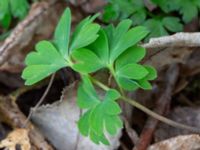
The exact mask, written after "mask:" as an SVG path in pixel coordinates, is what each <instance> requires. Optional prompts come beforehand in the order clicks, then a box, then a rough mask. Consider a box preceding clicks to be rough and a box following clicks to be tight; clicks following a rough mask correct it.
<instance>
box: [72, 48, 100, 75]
mask: <svg viewBox="0 0 200 150" xmlns="http://www.w3.org/2000/svg"><path fill="white" fill-rule="evenodd" d="M71 57H72V59H73V60H74V64H73V65H72V68H73V69H74V70H76V71H77V72H82V73H91V72H95V71H97V70H99V69H100V68H102V66H103V64H102V63H101V60H100V59H99V57H98V56H97V55H96V54H95V53H94V52H92V51H91V50H89V49H86V48H81V49H77V50H74V51H73V52H72V53H71Z"/></svg>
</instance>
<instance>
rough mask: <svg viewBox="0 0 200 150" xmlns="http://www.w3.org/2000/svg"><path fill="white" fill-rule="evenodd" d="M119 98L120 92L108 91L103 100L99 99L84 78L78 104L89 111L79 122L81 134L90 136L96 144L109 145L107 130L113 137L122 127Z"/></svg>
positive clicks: (86, 78) (85, 77)
mask: <svg viewBox="0 0 200 150" xmlns="http://www.w3.org/2000/svg"><path fill="white" fill-rule="evenodd" d="M119 97H120V94H119V92H117V91H116V90H114V89H110V90H108V91H106V94H105V97H104V98H103V99H99V97H98V96H97V94H96V92H95V89H94V87H93V86H92V83H91V82H90V80H89V78H88V77H87V76H84V77H83V83H82V84H81V86H80V87H79V90H78V104H79V106H80V107H81V108H86V109H87V111H86V113H85V114H84V115H83V116H82V117H81V118H80V120H79V122H78V127H79V130H80V131H81V133H82V134H83V135H85V136H90V139H91V140H92V141H93V142H95V143H96V144H99V142H101V143H104V144H108V140H107V139H106V137H105V135H104V132H105V130H107V132H108V133H110V134H112V135H113V134H116V133H117V130H118V129H119V128H121V127H122V121H121V119H120V118H119V116H118V115H119V114H120V113H121V108H120V107H119V105H118V104H117V102H116V100H117V99H118V98H119ZM108 118H110V120H109V119H108ZM111 128H113V129H111Z"/></svg>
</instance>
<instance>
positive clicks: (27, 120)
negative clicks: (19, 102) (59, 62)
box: [24, 73, 55, 127]
mask: <svg viewBox="0 0 200 150" xmlns="http://www.w3.org/2000/svg"><path fill="white" fill-rule="evenodd" d="M54 78H55V73H54V74H53V75H52V76H51V79H50V81H49V84H48V86H47V88H46V90H45V92H44V94H43V95H42V97H41V98H40V100H39V101H38V103H37V104H36V106H35V107H34V108H32V109H31V111H30V113H29V115H28V117H27V119H26V121H25V123H24V127H26V126H27V124H28V122H29V120H30V118H31V116H32V115H33V113H34V112H35V111H36V110H37V109H38V107H39V106H40V105H41V103H42V102H43V101H44V99H45V97H46V96H47V94H48V92H49V90H50V88H51V86H52V84H53V80H54Z"/></svg>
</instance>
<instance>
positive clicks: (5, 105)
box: [0, 97, 53, 150]
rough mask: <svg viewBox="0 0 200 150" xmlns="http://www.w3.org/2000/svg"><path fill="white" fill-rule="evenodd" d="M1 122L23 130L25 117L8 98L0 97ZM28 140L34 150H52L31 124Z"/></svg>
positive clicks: (29, 125)
mask: <svg viewBox="0 0 200 150" xmlns="http://www.w3.org/2000/svg"><path fill="white" fill-rule="evenodd" d="M0 116H1V121H3V122H5V123H7V124H8V125H10V126H12V127H13V128H14V129H15V128H23V126H24V123H25V120H26V117H25V116H24V114H22V112H21V111H20V110H19V108H18V106H17V105H16V104H15V102H14V101H12V99H10V98H9V97H0ZM27 130H28V131H29V138H30V142H31V145H32V147H33V148H34V149H36V150H37V149H44V150H53V148H52V147H51V146H50V145H49V144H48V143H47V142H46V141H45V139H44V137H43V135H42V134H41V133H40V132H39V131H38V130H37V129H36V128H35V127H34V126H33V125H32V124H31V123H29V124H28V127H27Z"/></svg>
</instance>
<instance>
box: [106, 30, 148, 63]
mask: <svg viewBox="0 0 200 150" xmlns="http://www.w3.org/2000/svg"><path fill="white" fill-rule="evenodd" d="M148 33H149V31H148V30H147V28H146V27H142V26H138V27H135V28H132V29H130V30H129V31H128V32H127V33H126V34H124V35H123V36H122V38H121V39H120V41H118V43H116V45H115V46H114V47H113V49H111V54H110V59H111V62H113V61H114V60H115V59H116V58H117V57H118V56H119V55H120V54H122V53H123V52H124V51H125V50H126V49H128V48H129V47H131V46H133V45H135V44H136V43H138V42H139V41H141V40H142V39H143V38H144V37H145V36H146V35H147V34H148Z"/></svg>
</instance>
